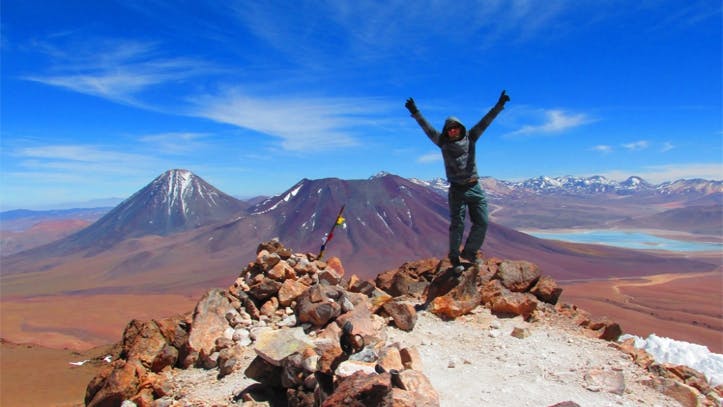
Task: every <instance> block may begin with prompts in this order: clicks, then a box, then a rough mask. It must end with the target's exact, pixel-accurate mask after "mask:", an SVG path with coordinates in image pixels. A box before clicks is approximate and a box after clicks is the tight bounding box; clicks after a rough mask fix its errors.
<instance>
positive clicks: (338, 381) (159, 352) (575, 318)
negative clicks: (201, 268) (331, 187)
mask: <svg viewBox="0 0 723 407" xmlns="http://www.w3.org/2000/svg"><path fill="white" fill-rule="evenodd" d="M560 293H561V288H560V287H558V286H557V284H556V282H555V281H554V280H553V279H552V278H550V277H549V276H546V275H543V274H542V272H541V271H540V269H539V268H538V267H537V266H536V265H535V264H533V263H529V262H525V261H512V260H503V259H496V258H488V259H482V260H481V261H480V262H477V263H476V264H470V265H467V268H466V269H465V270H464V271H462V272H455V270H454V269H453V268H452V267H451V265H450V264H449V262H448V261H447V260H446V259H445V260H438V259H434V258H432V259H425V260H420V261H415V262H408V263H405V264H403V265H402V266H401V267H399V268H397V269H393V270H389V271H387V272H384V273H382V274H380V275H379V276H377V278H376V279H375V280H374V281H365V280H361V279H359V278H357V277H356V276H354V275H352V276H346V275H345V270H344V267H343V265H342V262H341V260H340V259H338V258H335V257H332V258H329V259H328V260H321V259H318V258H317V256H316V255H314V254H311V253H295V252H294V251H293V250H291V249H289V248H287V247H285V246H284V245H283V244H281V243H280V242H278V241H269V242H266V243H262V244H260V245H259V246H258V248H257V251H256V258H255V260H254V261H252V262H250V263H248V265H247V266H246V267H245V268H244V269H243V270H242V272H241V273H240V275H239V276H238V277H237V278H236V279H235V281H233V283H232V284H231V285H230V286H228V287H227V288H226V289H213V290H210V291H208V292H207V293H206V294H205V295H204V296H203V297H202V298H201V299H200V300H199V301H198V303H197V305H196V307H195V309H194V310H193V312H189V313H187V314H182V315H177V316H174V317H169V318H166V319H163V320H152V321H138V320H134V321H131V322H130V323H129V324H128V326H127V327H126V329H125V332H124V333H123V337H122V340H121V342H119V343H118V344H117V345H116V347H115V352H114V357H113V360H112V362H110V363H109V364H107V365H106V366H105V367H103V368H102V370H101V371H100V372H99V374H98V375H97V376H96V377H95V378H94V379H93V380H92V381H91V382H90V383H89V384H88V386H87V390H86V397H85V403H86V405H88V406H115V405H123V406H133V405H135V406H157V407H161V406H201V405H240V406H323V407H326V406H400V407H406V406H440V405H480V404H479V403H480V402H479V400H478V401H475V402H474V404H467V403H471V402H469V401H466V400H467V399H465V398H464V397H466V396H464V395H463V394H464V393H465V391H464V390H456V389H458V386H459V384H460V383H463V382H466V381H467V380H469V382H467V386H466V387H464V389H469V388H470V387H471V388H472V389H479V392H482V393H485V394H486V395H485V400H488V401H489V402H490V403H492V404H489V405H500V404H499V402H500V401H495V400H499V399H496V398H495V397H496V396H494V395H493V394H492V393H504V391H505V388H506V386H510V385H511V384H510V383H505V382H498V381H494V382H484V381H483V378H484V377H486V376H484V375H479V374H478V375H477V376H476V377H467V378H465V377H464V376H459V377H456V378H455V379H454V380H452V381H444V380H441V379H439V375H438V372H440V371H441V370H450V369H455V368H458V369H460V371H463V369H464V367H463V366H468V365H469V366H472V365H474V363H475V359H474V358H473V356H472V354H473V353H476V352H479V350H480V349H481V348H483V346H482V345H481V344H479V343H477V342H478V341H479V340H480V332H482V331H481V329H482V328H481V326H484V327H485V328H484V329H487V330H489V335H488V336H489V337H490V338H493V339H494V340H497V338H500V337H501V335H500V333H499V331H500V329H501V328H502V327H503V325H504V326H507V325H509V324H513V325H515V326H514V327H513V328H514V329H511V333H510V334H509V337H510V338H513V339H512V340H514V341H516V342H517V343H518V344H521V345H517V344H515V347H514V348H513V347H512V346H509V345H501V344H497V343H496V342H495V343H493V344H490V345H489V346H490V349H491V350H492V351H493V352H495V351H498V352H499V353H497V354H496V356H495V354H492V355H487V356H488V357H489V358H490V359H493V360H497V361H502V362H504V364H503V365H502V367H500V368H499V369H487V374H489V373H490V372H495V371H496V370H499V371H502V370H504V369H510V367H509V366H508V364H507V363H506V361H507V359H508V358H510V357H514V355H512V356H511V355H510V352H517V353H527V352H529V351H530V349H532V351H534V350H535V349H536V348H539V349H542V348H543V347H545V346H550V345H555V342H560V343H562V344H567V346H568V348H569V349H568V350H567V351H565V352H563V353H564V354H565V355H563V356H568V357H563V359H570V357H569V356H570V355H572V357H573V358H574V357H575V355H574V354H573V353H574V352H582V354H581V355H579V356H577V358H579V359H585V360H586V362H585V363H584V364H583V365H584V367H573V368H568V371H555V372H550V371H549V367H547V366H543V367H539V369H541V370H542V371H543V373H544V372H548V373H546V375H547V376H548V377H552V378H553V379H554V381H555V384H554V385H557V382H562V381H566V380H568V377H571V376H575V377H577V376H579V381H580V385H579V386H578V387H580V389H582V390H581V391H583V392H586V394H585V395H581V396H580V397H581V400H582V399H585V400H587V399H586V397H588V396H587V394H595V395H596V396H597V395H598V394H603V395H602V396H600V397H608V398H602V399H595V400H598V401H599V400H607V401H610V400H613V401H610V404H611V405H613V404H619V405H649V404H650V403H653V404H656V405H676V404H678V403H679V404H681V405H686V406H687V405H690V406H695V405H704V406H705V405H711V406H712V405H720V404H719V403H720V397H721V394H722V393H723V389H722V388H720V386H719V387H718V388H711V387H710V386H709V385H708V384H707V382H706V380H705V377H702V376H701V375H700V374H699V373H698V372H695V371H694V370H692V369H689V368H685V367H682V366H668V365H661V364H658V363H655V362H654V361H653V360H652V358H651V357H650V356H649V355H647V354H646V353H645V352H644V351H642V350H639V349H636V348H634V346H632V343H630V342H624V343H622V344H618V343H617V342H615V341H616V340H617V339H618V337H619V335H620V334H621V333H622V329H621V328H620V326H619V325H618V324H617V323H615V322H613V321H609V320H605V319H600V320H599V319H594V318H592V317H591V316H590V315H589V314H588V313H586V312H585V311H583V310H581V309H578V308H577V307H575V306H574V305H569V304H558V303H557V302H558V298H559V296H560ZM420 321H421V322H420ZM481 321H484V322H483V323H482V322H481ZM420 323H421V324H422V328H421V329H422V330H423V331H424V332H418V330H419V329H420V328H419V327H418V325H419V324H420ZM460 323H461V325H460ZM475 323H480V324H481V325H479V326H478V325H475ZM431 327H434V328H431ZM568 331H569V332H574V336H566V338H567V339H566V340H560V341H555V340H551V339H550V338H552V337H553V336H555V335H559V334H560V333H565V332H568ZM415 334H421V337H422V338H424V339H422V340H421V341H418V340H415V339H414V338H415V336H414V335H415ZM419 337H420V335H417V336H416V338H419ZM439 338H442V339H441V340H442V341H446V342H448V343H447V346H445V347H444V349H445V350H444V351H446V352H454V351H460V350H461V349H466V350H463V352H467V354H460V355H458V357H461V358H462V360H461V361H456V360H455V359H454V358H453V359H450V360H449V361H448V364H447V366H445V367H444V368H439V367H438V366H437V363H436V362H435V361H436V360H438V359H434V358H430V355H429V352H428V350H429V349H428V348H429V347H428V346H426V345H428V344H429V342H430V341H436V340H439ZM525 341H528V342H527V343H528V345H527V346H526V345H524V343H525ZM590 341H592V342H590ZM606 341H611V342H606ZM455 343H456V344H457V346H452V345H453V344H455ZM597 343H609V344H610V346H603V349H606V352H615V353H616V354H617V355H618V359H620V360H621V362H620V363H619V364H616V365H615V366H612V365H611V361H610V359H611V357H610V356H609V355H607V354H605V355H603V356H601V357H600V358H598V359H599V363H600V364H601V366H599V367H598V366H596V365H595V363H597V362H595V363H593V362H592V361H593V360H594V358H593V357H592V356H591V355H590V352H588V348H586V346H595V345H594V344H597ZM533 344H535V345H533ZM591 344H593V345H591ZM425 346H426V347H425ZM518 346H522V347H521V348H518ZM456 347H459V348H460V349H455V348H456ZM504 349H506V351H505V350H504ZM512 349H515V350H514V351H513V350H512ZM444 351H443V352H444ZM546 353H547V354H550V355H551V354H554V353H556V351H547V352H546ZM535 359H536V360H546V361H551V360H552V359H551V358H550V356H548V355H538V356H537V357H535ZM613 359H614V358H613ZM430 360H431V361H432V363H431V365H432V366H431V367H430V364H427V361H430ZM568 362H569V361H568ZM457 363H459V364H460V365H461V366H460V367H457ZM489 364H490V365H493V363H492V362H490V363H489ZM581 364H582V363H581ZM425 365H426V366H425ZM517 365H519V366H524V363H523V362H522V361H519V362H517ZM611 366H612V367H611ZM553 370H554V368H553ZM578 370H582V371H581V372H579V374H578ZM513 375H514V374H513ZM543 376H545V375H543ZM536 381H540V379H539V378H538V379H536ZM544 383H546V382H544ZM439 384H441V388H440V385H439ZM533 385H534V383H533V384H528V386H533ZM549 386H550V388H551V389H552V386H553V384H550V385H549ZM447 387H449V388H454V389H455V390H454V391H453V392H450V391H449V389H448V388H447ZM492 388H497V389H498V391H496V392H490V389H492ZM528 390H529V391H532V390H531V389H528ZM548 393H549V392H548ZM575 394H577V393H574V394H573V393H571V394H570V395H571V396H574V395H575ZM607 395H609V396H607ZM478 396H479V395H478ZM566 396H568V395H567V394H561V395H560V396H559V397H562V398H561V399H559V400H558V401H559V403H547V402H546V404H539V400H540V399H538V400H537V401H538V404H535V405H569V406H576V405H580V404H578V403H577V402H576V401H575V400H570V399H569V398H568V399H566V398H565V397H566ZM610 397H612V399H611V398H610ZM514 399H515V398H508V399H507V400H514ZM598 401H594V402H593V403H597V402H598ZM460 403H461V404H460ZM495 403H497V404H495ZM666 403H673V404H666ZM583 405H585V404H583ZM589 405H601V404H589Z"/></svg>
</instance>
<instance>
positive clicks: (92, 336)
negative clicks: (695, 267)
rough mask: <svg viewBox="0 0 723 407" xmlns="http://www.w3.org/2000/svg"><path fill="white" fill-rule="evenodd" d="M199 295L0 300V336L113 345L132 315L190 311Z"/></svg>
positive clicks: (48, 343)
mask: <svg viewBox="0 0 723 407" xmlns="http://www.w3.org/2000/svg"><path fill="white" fill-rule="evenodd" d="M199 297H200V296H183V295H158V294H155V295H154V294H147V295H118V294H114V295H92V296H85V295H76V296H48V297H37V298H30V299H16V300H3V301H0V316H1V317H2V318H0V327H1V330H0V337H1V338H3V339H5V340H8V341H10V342H15V343H34V344H37V345H42V346H45V347H49V348H56V349H62V348H68V349H72V350H86V349H89V348H92V347H96V346H100V345H105V344H108V343H114V342H117V341H119V340H120V339H121V335H122V334H123V329H124V328H125V327H126V325H128V323H129V322H130V321H131V320H132V319H140V320H149V319H153V318H159V317H164V316H169V315H174V314H178V313H181V312H190V311H193V308H194V307H195V306H196V303H197V302H198V298H199Z"/></svg>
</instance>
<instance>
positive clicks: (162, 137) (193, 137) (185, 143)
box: [139, 132, 209, 154]
mask: <svg viewBox="0 0 723 407" xmlns="http://www.w3.org/2000/svg"><path fill="white" fill-rule="evenodd" d="M207 137H209V134H206V133H191V132H170V133H158V134H147V135H145V136H141V137H140V138H139V141H141V142H142V143H146V144H149V145H153V146H154V148H155V149H157V150H159V151H163V152H164V153H171V154H182V153H188V152H191V151H195V150H198V149H199V148H203V147H204V143H203V142H201V140H202V139H204V138H207Z"/></svg>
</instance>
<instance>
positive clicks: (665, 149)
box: [660, 141, 675, 153]
mask: <svg viewBox="0 0 723 407" xmlns="http://www.w3.org/2000/svg"><path fill="white" fill-rule="evenodd" d="M674 148H675V145H674V144H673V143H671V142H670V141H666V142H664V143H663V145H662V146H661V147H660V152H661V153H667V152H668V151H670V150H673V149H674Z"/></svg>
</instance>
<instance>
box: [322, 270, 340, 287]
mask: <svg viewBox="0 0 723 407" xmlns="http://www.w3.org/2000/svg"><path fill="white" fill-rule="evenodd" d="M316 275H317V277H318V278H319V282H320V283H322V284H327V285H337V284H339V283H340V282H341V276H340V275H339V274H338V273H337V272H336V271H335V270H334V269H332V268H325V269H323V270H319V272H318V273H317V274H316Z"/></svg>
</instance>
